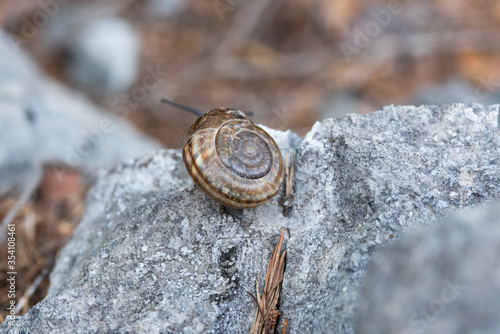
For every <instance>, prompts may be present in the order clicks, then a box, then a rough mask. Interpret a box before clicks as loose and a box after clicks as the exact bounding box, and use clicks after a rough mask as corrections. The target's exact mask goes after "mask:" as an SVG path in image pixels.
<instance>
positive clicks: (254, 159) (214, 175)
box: [162, 99, 284, 209]
mask: <svg viewBox="0 0 500 334" xmlns="http://www.w3.org/2000/svg"><path fill="white" fill-rule="evenodd" d="M162 102H164V103H169V104H172V105H174V106H176V107H179V108H182V109H185V110H187V111H189V112H191V113H193V114H195V115H197V116H198V119H197V120H196V122H194V124H193V125H192V126H191V128H190V129H189V131H188V133H187V135H186V140H185V143H184V147H183V149H182V158H183V160H184V164H185V165H186V169H187V171H188V173H189V175H190V176H191V178H192V179H193V181H194V182H195V183H196V184H197V185H198V186H199V187H200V189H201V190H202V191H203V192H205V193H206V194H207V195H208V196H210V197H211V198H213V199H214V200H216V201H218V202H219V203H221V204H223V205H224V206H226V207H230V208H235V209H248V208H255V207H257V206H260V205H262V204H265V203H266V202H267V201H269V200H270V199H271V198H272V197H274V195H276V194H277V193H278V191H279V190H280V187H281V183H282V182H283V176H284V175H283V174H284V167H283V157H282V155H281V151H280V149H279V148H278V145H276V143H275V141H274V139H273V138H272V137H271V136H270V135H269V134H268V133H267V132H265V131H264V130H263V129H262V128H260V127H258V126H257V125H255V124H254V123H253V122H252V121H251V120H250V119H249V118H248V117H247V115H246V114H245V113H243V112H242V111H240V110H238V109H235V108H216V109H212V110H211V111H209V112H207V113H202V112H201V111H198V110H196V109H193V108H190V107H186V106H183V105H180V104H177V103H175V102H172V101H169V100H166V99H162Z"/></svg>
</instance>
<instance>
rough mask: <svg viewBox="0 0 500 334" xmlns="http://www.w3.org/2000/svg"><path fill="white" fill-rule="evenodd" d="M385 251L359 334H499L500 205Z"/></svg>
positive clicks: (370, 277)
mask: <svg viewBox="0 0 500 334" xmlns="http://www.w3.org/2000/svg"><path fill="white" fill-rule="evenodd" d="M462 216H463V217H456V218H454V219H449V220H448V221H446V222H443V223H441V224H436V225H435V226H433V227H432V228H430V229H428V230H426V231H419V232H418V233H413V234H411V235H409V236H407V237H405V238H403V240H400V241H399V242H398V243H397V244H396V245H393V246H391V247H384V249H383V250H382V251H381V252H380V253H379V254H376V256H375V257H374V259H373V261H372V262H371V263H370V265H369V266H368V267H369V268H368V270H367V274H366V282H365V284H364V287H363V290H362V296H361V298H360V303H359V316H358V321H357V327H356V333H360V334H364V333H366V334H368V333H370V334H379V333H380V334H382V333H384V334H385V333H400V334H418V333H428V334H441V333H481V334H486V333H489V334H497V333H500V318H499V317H498V313H499V311H500V256H499V254H500V203H495V205H494V206H492V207H487V208H481V210H478V209H476V210H473V211H472V212H470V213H468V214H467V215H462Z"/></svg>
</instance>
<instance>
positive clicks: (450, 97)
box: [413, 78, 500, 105]
mask: <svg viewBox="0 0 500 334" xmlns="http://www.w3.org/2000/svg"><path fill="white" fill-rule="evenodd" d="M415 95H416V96H415V99H414V103H413V104H415V105H421V104H448V103H458V102H459V103H466V104H471V103H481V104H485V105H488V104H495V103H498V102H499V101H500V90H499V89H497V88H492V87H488V86H487V85H484V86H483V87H481V86H479V87H474V86H472V85H471V84H470V83H468V82H467V81H464V80H461V79H459V78H455V79H450V80H448V81H446V82H445V83H443V84H433V85H431V86H430V87H425V88H423V89H422V90H421V91H420V92H416V94H415Z"/></svg>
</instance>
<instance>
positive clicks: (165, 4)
mask: <svg viewBox="0 0 500 334" xmlns="http://www.w3.org/2000/svg"><path fill="white" fill-rule="evenodd" d="M185 7H186V2H185V1H184V0H148V1H147V11H148V14H149V15H151V17H155V18H168V17H175V16H177V15H179V14H180V13H181V12H182V10H183V9H184V8H185Z"/></svg>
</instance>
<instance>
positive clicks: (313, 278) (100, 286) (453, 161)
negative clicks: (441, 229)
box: [0, 104, 500, 333]
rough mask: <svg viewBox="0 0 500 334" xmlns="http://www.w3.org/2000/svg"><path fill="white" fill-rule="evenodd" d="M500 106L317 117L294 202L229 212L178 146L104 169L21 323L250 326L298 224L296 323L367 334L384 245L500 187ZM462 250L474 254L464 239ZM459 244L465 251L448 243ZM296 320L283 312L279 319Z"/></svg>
mask: <svg viewBox="0 0 500 334" xmlns="http://www.w3.org/2000/svg"><path fill="white" fill-rule="evenodd" d="M498 112H499V106H491V107H483V106H480V105H474V106H466V105H460V104H452V105H446V106H422V107H418V108H416V107H412V106H401V107H394V106H390V107H386V108H384V109H383V110H381V111H378V112H374V113H371V114H369V115H365V116H361V115H347V116H344V117H342V118H340V119H337V120H331V119H330V120H325V121H323V122H322V123H317V124H315V125H314V127H313V128H312V130H311V131H310V132H309V134H307V135H306V136H305V138H304V139H303V140H302V141H300V139H299V138H297V137H296V136H295V135H294V134H293V133H290V132H287V133H281V132H278V131H271V130H270V134H271V135H272V136H274V137H275V138H276V140H277V143H278V145H280V147H282V148H284V149H286V150H287V151H294V153H295V166H296V174H295V175H296V190H295V193H296V205H295V207H294V209H293V211H292V216H291V217H290V218H285V217H283V216H282V215H281V211H282V209H281V208H280V207H279V206H278V204H277V201H276V200H274V199H273V200H272V201H271V202H269V203H268V204H266V205H264V206H262V207H259V208H256V209H252V210H245V211H243V212H242V213H241V214H233V215H231V214H230V213H228V212H227V211H226V210H224V209H223V208H221V207H220V206H219V205H218V204H217V203H215V202H214V201H212V200H210V199H208V198H207V197H206V196H205V195H204V194H203V193H202V192H201V190H199V189H198V188H197V187H196V186H195V185H194V184H193V182H192V181H191V180H190V179H189V178H188V175H187V172H186V171H185V168H184V166H183V164H182V159H181V155H180V152H179V151H177V150H165V151H160V152H158V153H156V154H154V155H148V156H145V157H143V158H140V159H137V160H133V161H127V162H124V163H123V164H121V165H120V166H119V167H117V168H115V169H113V170H111V171H109V172H107V173H105V174H102V175H101V176H100V178H99V180H98V182H97V184H96V185H95V186H94V187H93V189H92V190H91V191H90V193H89V195H88V198H87V209H86V213H85V215H84V218H83V220H82V222H81V224H80V226H79V227H78V229H77V231H76V232H75V235H74V238H73V240H72V241H71V242H70V243H69V244H68V245H67V246H66V247H65V248H64V249H63V251H62V252H61V254H60V257H59V259H58V261H57V264H56V267H55V270H54V272H53V273H52V276H51V288H50V291H49V294H48V296H47V298H46V299H45V300H43V301H42V302H40V303H39V304H38V305H36V306H35V307H34V308H33V309H31V310H30V311H29V312H28V313H27V314H26V315H24V316H22V317H20V318H19V321H18V322H17V323H16V325H14V326H13V327H8V326H7V325H6V324H4V325H3V326H2V327H0V328H1V329H3V331H7V330H9V329H10V332H11V333H19V332H21V331H23V330H26V331H31V332H36V333H48V332H50V333H67V332H78V331H80V332H139V333H173V332H181V333H246V332H248V330H249V328H250V326H251V322H252V320H253V316H254V314H255V310H256V307H255V305H254V304H253V302H252V300H251V299H250V297H249V296H248V295H247V293H246V291H254V289H255V281H254V280H255V278H258V280H259V282H260V284H261V286H262V284H263V279H264V276H265V270H266V266H267V260H268V258H269V255H270V252H271V250H272V248H273V246H274V244H275V242H276V241H277V238H278V235H279V230H280V227H281V226H285V227H286V230H287V233H286V236H285V239H286V245H287V249H288V258H287V265H286V271H285V278H284V282H283V295H282V303H281V310H282V312H283V314H284V316H286V317H289V318H290V320H289V323H288V332H289V333H354V325H355V317H356V313H357V309H358V307H357V304H358V299H359V294H360V289H361V284H362V281H363V278H364V277H365V274H366V266H367V263H368V261H369V260H370V258H371V256H372V254H373V253H374V251H375V250H377V249H378V248H380V246H381V245H384V244H387V243H391V242H393V240H398V239H400V238H401V237H402V236H403V235H405V234H407V233H409V232H410V231H412V230H418V229H423V228H427V227H428V226H431V225H433V224H434V223H435V222H436V221H438V220H440V219H442V218H443V217H445V216H447V215H451V214H454V213H456V212H457V211H459V210H462V209H463V208H466V207H473V206H477V205H479V204H481V203H485V202H489V201H493V200H494V199H495V198H499V197H500V165H499V164H498V159H499V156H500V154H499V153H500V145H499V144H500V136H499V129H498ZM457 251H460V249H458V250H457ZM450 252H453V250H450ZM282 321H283V319H281V320H280V324H281V323H282Z"/></svg>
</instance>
